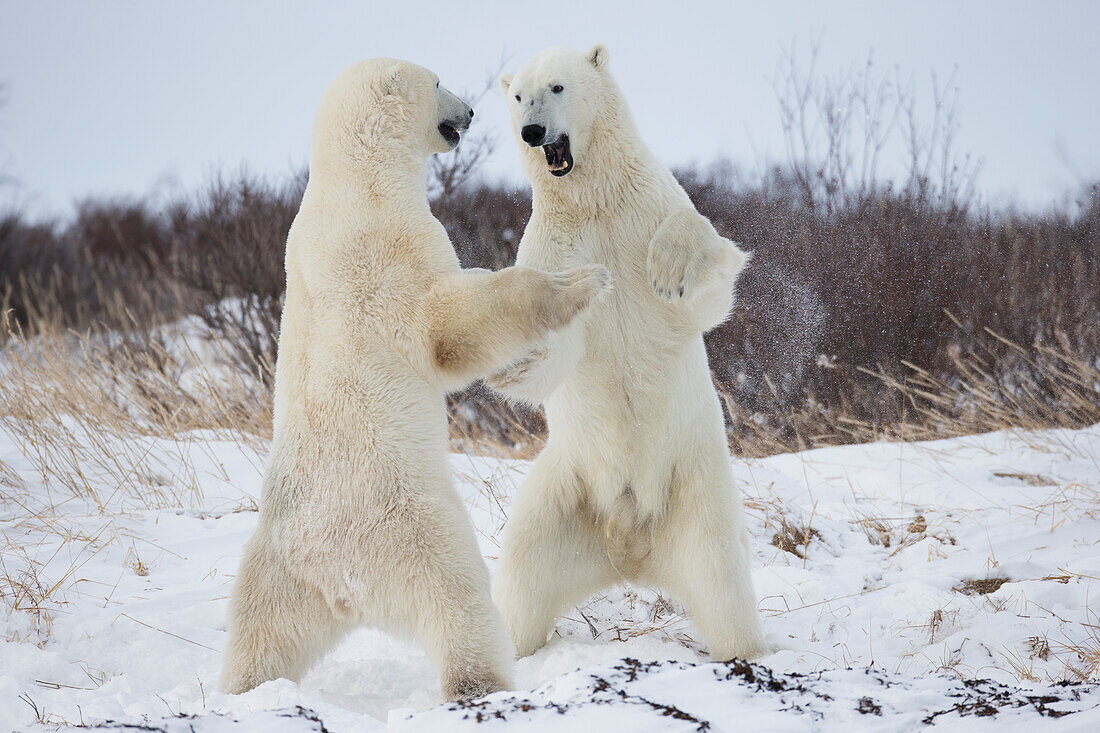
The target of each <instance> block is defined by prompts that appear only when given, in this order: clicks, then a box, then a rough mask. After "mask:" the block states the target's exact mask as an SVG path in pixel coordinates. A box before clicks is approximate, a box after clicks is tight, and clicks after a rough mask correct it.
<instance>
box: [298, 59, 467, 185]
mask: <svg viewBox="0 0 1100 733" xmlns="http://www.w3.org/2000/svg"><path fill="white" fill-rule="evenodd" d="M473 116H474V111H473V110H472V109H471V108H470V106H469V105H468V104H466V103H465V102H463V101H462V100H461V99H459V98H458V97H457V96H455V95H454V94H452V93H451V92H450V91H448V90H447V89H446V88H444V87H443V86H441V85H440V83H439V77H437V76H436V75H435V74H433V73H432V72H431V71H429V70H428V69H425V68H424V67H422V66H417V65H416V64H411V63H409V62H407V61H399V60H397V59H385V58H379V59H370V60H368V61H361V62H359V63H357V64H354V65H352V66H350V67H348V68H347V69H346V70H345V71H344V72H343V73H342V74H340V76H338V77H337V78H336V80H335V81H333V82H332V84H330V85H329V87H328V89H327V90H326V91H325V93H324V96H323V97H322V98H321V103H320V105H319V107H318V109H317V116H316V118H315V120H314V123H313V137H312V143H311V151H310V156H311V162H310V173H311V175H312V174H313V173H314V172H315V171H317V170H322V171H327V170H330V169H336V170H344V171H346V172H351V173H362V172H363V170H364V168H367V169H369V170H375V171H379V172H381V171H384V170H390V171H393V170H394V167H397V168H401V167H402V165H401V164H402V163H409V164H411V165H413V167H414V168H415V167H417V166H419V167H422V166H423V165H424V163H425V162H426V161H427V159H428V156H430V155H431V154H432V153H445V152H447V151H449V150H453V149H454V148H455V146H457V145H458V142H459V139H460V138H461V135H462V132H464V131H465V130H466V129H467V128H469V126H470V120H472V119H473Z"/></svg>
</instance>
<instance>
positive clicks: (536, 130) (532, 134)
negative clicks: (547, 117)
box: [519, 125, 546, 147]
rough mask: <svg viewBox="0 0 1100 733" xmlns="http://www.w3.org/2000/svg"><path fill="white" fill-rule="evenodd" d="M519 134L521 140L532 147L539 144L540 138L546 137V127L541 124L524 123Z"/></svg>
mask: <svg viewBox="0 0 1100 733" xmlns="http://www.w3.org/2000/svg"><path fill="white" fill-rule="evenodd" d="M519 136H520V137H522V138H523V142H525V143H527V144H528V145H530V146H531V147H534V146H536V145H539V144H541V143H542V139H543V138H544V137H546V128H545V127H543V126H542V125H524V126H523V130H521V131H520V133H519Z"/></svg>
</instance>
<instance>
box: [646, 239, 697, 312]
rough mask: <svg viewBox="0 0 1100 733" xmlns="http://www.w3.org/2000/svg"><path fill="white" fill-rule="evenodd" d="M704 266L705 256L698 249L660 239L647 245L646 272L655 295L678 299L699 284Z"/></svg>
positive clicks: (666, 298)
mask: <svg viewBox="0 0 1100 733" xmlns="http://www.w3.org/2000/svg"><path fill="white" fill-rule="evenodd" d="M706 265H707V263H706V255H704V254H703V253H702V252H700V251H699V249H698V248H696V247H691V246H690V245H689V244H688V243H681V242H677V241H674V240H672V239H669V238H661V239H657V240H654V241H653V242H652V243H651V244H650V247H649V256H648V257H646V274H647V275H648V277H649V282H650V283H651V284H652V286H653V292H654V293H656V294H657V297H659V298H664V299H665V300H673V299H680V298H683V297H685V296H686V295H688V294H689V293H690V292H691V291H692V289H693V288H694V287H695V286H696V285H697V284H698V282H699V280H700V277H701V275H702V273H703V271H704V270H705V268H706Z"/></svg>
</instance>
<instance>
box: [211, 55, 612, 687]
mask: <svg viewBox="0 0 1100 733" xmlns="http://www.w3.org/2000/svg"><path fill="white" fill-rule="evenodd" d="M456 105H461V112H462V114H466V115H468V114H470V110H469V108H468V107H466V105H465V104H462V103H461V102H460V101H458V100H457V98H456V97H454V96H453V95H450V94H449V93H447V92H446V91H445V90H441V89H438V88H437V80H436V77H435V75H434V74H432V73H431V72H429V71H427V70H426V69H423V68H420V67H417V66H413V65H411V64H408V63H405V62H400V61H394V60H390V59H378V60H373V61H367V62H363V63H361V64H358V65H356V66H353V67H351V68H350V69H349V70H347V71H346V72H344V74H343V75H341V76H340V77H339V78H338V79H337V80H336V81H335V82H334V83H333V84H332V86H331V87H330V88H329V89H328V91H327V92H326V93H325V96H324V98H323V100H322V102H321V105H320V108H319V110H318V113H317V118H316V122H315V124H314V130H313V137H312V146H311V162H310V177H309V185H308V187H307V189H306V192H305V197H304V198H303V200H302V207H301V210H300V211H299V213H298V216H297V217H296V218H295V220H294V224H293V226H292V227H291V230H290V235H289V238H288V240H287V248H286V270H287V295H286V306H285V308H284V311H283V321H282V328H281V332H280V336H279V356H278V364H277V369H276V376H275V415H274V439H273V442H272V449H271V456H270V459H269V461H268V464H267V468H266V472H265V475H264V483H263V497H262V501H261V505H260V519H259V526H258V528H257V529H256V533H255V534H254V535H253V537H252V538H251V539H250V540H249V542H248V544H247V546H246V547H245V551H244V558H243V560H242V563H241V569H240V573H239V575H238V579H237V583H236V587H235V589H234V592H233V598H232V602H231V609H230V618H229V644H228V646H227V648H226V652H225V662H224V668H223V672H222V680H221V688H222V690H223V691H225V692H229V693H240V692H244V691H246V690H249V689H251V688H253V687H255V686H256V685H258V684H260V683H262V682H264V681H266V680H270V679H275V678H278V677H286V678H289V679H292V680H297V679H299V678H300V677H301V675H302V674H303V673H304V672H305V671H306V670H307V669H308V668H309V667H310V666H311V664H313V663H314V662H315V661H316V660H317V659H318V658H319V657H320V656H321V655H322V654H323V653H324V652H325V650H326V649H327V648H329V647H330V646H331V645H332V644H334V643H335V642H336V641H337V640H338V639H339V638H340V637H341V636H342V635H343V634H344V633H345V632H346V631H348V630H349V629H351V628H353V627H355V626H357V625H362V624H366V625H370V626H376V627H380V628H383V629H387V630H389V631H391V632H394V633H398V634H402V635H406V636H411V637H413V638H415V639H417V640H418V641H419V642H420V643H421V644H422V645H423V646H424V648H425V649H426V650H427V652H428V653H429V655H430V656H431V657H432V659H433V660H434V661H435V662H436V664H437V665H438V667H439V669H440V673H441V676H442V688H443V694H444V695H445V697H447V698H448V699H465V698H472V697H478V696H481V695H484V694H487V693H489V692H493V691H495V690H499V689H501V688H503V687H506V686H507V685H508V683H509V674H510V669H511V664H512V647H511V644H510V643H509V640H508V635H507V632H506V630H505V628H504V626H503V624H502V623H501V619H500V615H499V613H498V612H497V610H496V609H495V607H494V606H493V604H492V602H491V599H490V595H489V576H488V572H487V570H486V567H485V563H484V560H483V558H482V557H481V554H480V552H479V550H478V546H477V542H476V540H475V538H474V533H473V530H472V528H471V526H470V523H469V519H468V517H467V515H466V513H465V510H464V508H463V506H462V502H461V500H460V498H459V496H458V494H457V493H456V491H455V489H454V487H453V484H452V478H451V475H450V471H449V469H448V464H447V416H446V413H445V409H444V401H443V395H444V392H445V391H447V390H452V389H455V388H458V387H461V386H462V385H465V384H467V383H468V382H470V381H471V380H473V379H475V378H476V377H478V376H479V375H483V374H485V373H488V372H490V371H492V370H495V369H499V368H501V367H502V366H504V365H505V364H507V363H508V362H509V361H511V360H514V359H516V358H517V357H518V356H520V355H522V354H523V353H525V352H526V350H528V349H529V348H530V347H531V344H532V343H533V342H535V341H537V340H539V339H543V338H545V337H546V335H547V334H548V333H549V332H550V331H551V330H552V329H556V328H561V327H563V326H565V325H566V324H567V323H569V321H570V320H571V319H573V318H574V317H575V316H576V315H577V314H578V313H579V312H580V311H581V310H583V309H584V308H585V307H586V306H587V305H588V303H589V301H591V300H592V299H593V297H594V296H595V295H597V294H598V293H599V292H601V291H602V290H604V289H605V288H606V287H607V284H608V278H607V272H606V270H604V269H603V268H600V267H585V268H579V269H576V270H573V271H571V272H568V273H564V274H547V273H544V272H539V271H536V270H531V269H527V268H523V267H514V268H510V269H506V270H502V271H500V272H496V273H490V272H486V271H481V270H472V271H463V270H461V269H460V268H459V263H458V259H457V257H456V256H455V253H454V250H453V248H452V247H451V244H450V241H449V240H448V238H447V235H446V232H445V231H444V229H443V227H442V226H441V225H440V224H439V222H438V221H436V219H435V218H433V217H432V215H431V213H430V211H429V209H428V201H427V194H426V190H425V171H426V166H427V161H428V158H429V156H430V155H431V154H432V153H434V152H443V151H446V150H448V149H450V147H452V145H453V142H448V141H446V140H445V139H444V138H443V136H442V134H441V132H440V129H439V124H440V122H441V121H445V120H447V119H450V118H453V117H454V116H455V114H456V112H455V106H456ZM466 121H467V122H468V117H467V118H466ZM459 122H461V120H459V121H458V122H456V123H455V124H456V125H457V124H459ZM464 126H465V125H461V127H464Z"/></svg>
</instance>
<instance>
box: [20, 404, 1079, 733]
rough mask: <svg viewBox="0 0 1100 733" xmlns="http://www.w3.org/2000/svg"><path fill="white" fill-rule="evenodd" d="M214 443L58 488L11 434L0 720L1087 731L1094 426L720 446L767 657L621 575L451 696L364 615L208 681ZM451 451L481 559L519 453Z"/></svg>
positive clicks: (236, 522) (245, 485)
mask: <svg viewBox="0 0 1100 733" xmlns="http://www.w3.org/2000/svg"><path fill="white" fill-rule="evenodd" d="M223 437H224V436H218V435H214V434H209V433H193V434H190V435H188V436H186V438H185V439H182V440H179V441H175V442H169V441H164V440H153V439H150V440H148V441H147V442H144V443H134V442H133V441H131V442H129V443H128V444H127V445H125V446H118V454H119V455H121V456H125V457H127V458H128V460H132V461H133V469H132V470H131V469H130V466H128V465H126V466H122V467H121V474H122V475H123V477H124V478H125V482H126V484H127V486H129V487H130V488H127V489H126V490H122V489H121V488H120V484H119V475H120V470H119V467H115V470H113V471H108V470H106V469H104V472H103V475H101V476H99V475H97V474H96V472H95V471H90V472H89V471H85V472H83V473H82V474H81V476H82V478H81V481H83V482H85V485H84V486H83V487H82V488H81V489H80V491H79V492H78V495H77V496H74V492H73V491H72V490H71V489H69V488H67V487H65V486H61V485H59V484H58V483H57V482H56V481H54V482H44V480H43V476H42V470H41V465H42V460H43V458H42V456H39V455H36V453H35V452H34V450H33V449H32V448H30V447H29V446H25V445H23V444H22V443H20V442H19V440H17V439H16V437H15V436H13V435H9V434H6V433H3V432H0V497H2V501H0V512H2V514H0V530H2V532H3V541H2V542H0V550H2V552H3V554H2V556H0V576H3V581H2V585H0V597H2V598H3V601H4V605H3V606H0V608H2V609H3V611H2V613H3V617H2V618H0V629H2V632H3V633H2V637H3V641H2V643H0V730H3V731H7V730H9V729H14V730H23V729H32V730H33V729H43V730H56V729H58V727H59V726H60V728H61V729H62V730H65V729H67V727H68V726H75V725H80V724H82V723H83V724H86V725H89V726H99V725H107V726H108V727H111V728H113V729H118V728H121V729H123V730H126V729H128V728H127V726H141V725H145V726H149V727H145V728H140V729H141V730H167V731H192V730H194V731H203V732H211V731H269V730H287V731H319V730H329V731H333V732H334V733H337V732H342V731H360V730H362V731H367V730H378V729H383V728H386V727H387V726H388V727H389V728H391V729H393V730H395V731H421V730H425V731H433V732H435V731H449V730H465V729H470V730H474V729H477V730H480V729H482V728H485V729H499V728H501V727H505V726H513V725H517V724H519V723H521V722H524V723H527V724H528V725H529V727H530V728H531V729H537V730H555V731H556V730H567V731H585V730H604V731H610V730H666V729H669V730H699V729H710V730H741V729H744V730H767V731H771V730H838V729H853V728H854V729H858V730H863V729H868V730H899V731H901V730H913V729H916V728H920V727H921V726H922V725H924V724H934V726H935V728H936V729H945V728H946V729H949V730H968V731H969V730H982V729H992V728H994V727H996V728H997V729H998V730H1016V729H1023V728H1025V727H1028V728H1036V727H1040V726H1042V727H1046V726H1049V727H1051V728H1052V729H1056V730H1082V731H1084V730H1100V687H1095V686H1093V685H1090V684H1087V683H1086V684H1079V685H1078V684H1074V685H1064V684H1053V683H1060V682H1063V681H1065V682H1074V683H1076V682H1080V681H1081V680H1095V679H1096V678H1097V675H1098V664H1100V627H1098V624H1100V621H1098V620H1097V618H1098V615H1100V601H1098V600H1097V595H1098V594H1100V426H1097V427H1093V428H1091V429H1086V430H1079V431H1066V430H1060V431H1049V432H1044V433H1031V434H1021V435H1012V434H1007V433H998V434H991V435H985V436H977V437H967V438H960V439H955V440H945V441H938V442H932V443H923V444H911V443H910V444H891V443H879V444H873V445H865V446H852V447H844V448H829V449H820V450H815V451H808V452H805V453H800V454H792V455H783V456H776V457H772V458H768V459H763V460H752V461H741V460H735V461H734V464H733V465H734V468H735V471H736V472H737V475H738V477H739V479H740V482H741V485H742V487H743V490H744V493H745V501H746V507H747V511H748V516H749V521H750V532H751V534H752V537H753V548H754V551H755V555H756V563H757V569H756V572H755V581H756V590H757V593H758V595H759V597H760V609H761V611H762V613H763V614H764V618H765V621H764V623H765V629H766V632H767V634H768V637H769V640H770V642H771V644H772V645H773V646H774V652H773V653H772V654H771V655H770V656H768V657H766V658H764V659H762V660H758V662H759V663H758V664H757V665H753V666H749V665H746V664H743V663H731V664H718V665H716V664H709V663H707V662H706V660H705V658H702V657H700V656H699V654H700V652H702V651H703V650H702V648H701V645H700V644H699V643H698V641H697V635H696V633H695V631H694V629H693V627H692V626H691V624H690V623H689V622H687V621H685V620H684V619H683V618H682V616H681V615H680V613H679V609H678V608H677V606H676V605H675V602H674V601H673V602H669V601H668V600H666V599H664V598H661V597H659V596H658V595H657V594H655V593H653V592H650V591H647V590H638V589H632V588H617V589H614V590H611V591H610V592H608V593H607V594H606V595H605V596H600V597H597V598H594V599H592V600H591V601H590V602H589V603H587V604H586V605H585V606H583V607H581V608H577V609H574V610H572V611H571V612H570V613H569V614H568V617H567V618H565V619H563V620H561V622H560V623H559V624H558V630H557V633H556V634H555V636H554V638H553V639H552V640H551V641H550V643H549V644H548V646H547V647H546V648H544V649H543V650H542V651H540V652H539V653H538V654H536V655H535V656H533V657H531V658H528V659H524V660H521V661H520V662H519V663H518V664H517V667H516V680H517V690H516V691H511V692H505V693H500V694H498V695H494V696H492V697H490V698H487V699H486V700H484V701H479V702H477V703H475V704H472V705H468V706H462V707H460V706H456V705H440V704H439V697H438V696H439V685H438V680H437V678H436V675H435V672H434V670H433V669H432V667H431V665H430V664H429V663H428V661H427V659H426V658H425V656H424V655H423V653H422V652H421V651H420V650H419V649H417V648H416V647H415V646H412V645H409V644H406V643H403V642H401V641H399V640H396V639H393V638H390V637H388V636H385V635H383V634H381V633H377V632H373V631H370V630H362V631H359V632H356V633H355V634H353V635H351V636H350V637H349V638H348V639H347V640H346V641H345V642H344V643H342V644H341V645H340V646H339V647H338V648H337V649H336V650H334V651H333V652H332V653H331V654H330V655H329V656H328V657H327V658H326V659H325V660H324V661H323V662H322V663H321V664H320V665H318V667H317V668H315V669H314V670H313V671H312V672H311V673H310V674H309V675H308V676H307V677H306V678H305V679H304V680H303V681H302V684H301V685H295V684H292V683H290V682H287V681H285V680H279V681H274V682H270V683H268V684H265V685H263V686H261V687H260V688H258V689H256V690H254V691H252V692H250V693H248V694H246V695H241V696H239V697H231V696H226V695H223V694H221V693H219V692H218V691H217V687H216V682H217V676H218V670H219V664H220V650H221V649H222V647H223V645H224V643H225V630H224V628H225V611H226V599H227V596H228V594H229V591H230V587H231V582H232V579H233V574H234V572H235V571H236V567H237V562H238V558H239V553H240V549H241V546H242V545H243V543H244V541H245V539H246V538H247V537H248V535H249V534H250V532H251V531H252V529H253V527H254V525H255V522H256V517H257V515H256V513H255V511H254V508H255V503H254V502H255V499H256V498H258V495H259V467H260V466H261V465H262V463H263V456H262V455H260V454H257V453H255V452H253V451H250V450H248V449H246V448H243V447H242V446H241V445H239V444H238V443H236V442H234V441H231V440H225V439H223ZM453 461H454V466H455V470H456V473H457V474H458V475H459V483H460V487H461V491H462V492H463V495H464V496H465V497H466V499H467V502H468V505H469V508H470V512H471V515H472V517H473V520H474V522H475V524H476V526H477V528H478V531H479V535H480V539H481V542H482V548H483V550H484V553H485V555H486V557H487V558H488V561H489V563H490V566H492V564H493V562H494V557H495V555H496V552H497V546H496V538H497V536H498V535H499V530H500V527H501V525H502V523H503V521H504V517H505V514H506V510H507V504H508V496H509V495H510V494H511V493H512V492H513V491H514V490H515V489H516V487H517V486H518V485H519V483H520V482H521V480H522V477H523V474H524V472H525V471H526V470H527V465H526V464H525V463H523V462H517V461H506V460H498V459H486V458H478V457H472V456H465V455H455V456H454V458H453ZM112 476H113V478H111V477H112ZM135 484H136V485H138V486H139V487H140V486H146V487H147V491H146V492H145V493H144V495H143V494H142V492H141V491H135V490H134V489H133V488H132V487H133V486H134V485H135ZM157 506H159V507H161V508H151V507H157ZM180 507H184V508H180ZM1090 606H1091V609H1092V610H1090ZM975 680H988V682H975ZM1071 711H1078V712H1074V713H1073V714H1066V715H1064V713H1070V712H1071ZM322 721H323V722H322ZM36 725H37V726H38V728H36ZM322 726H323V727H322ZM517 727H518V726H517ZM132 729H135V730H136V729H139V728H132Z"/></svg>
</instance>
